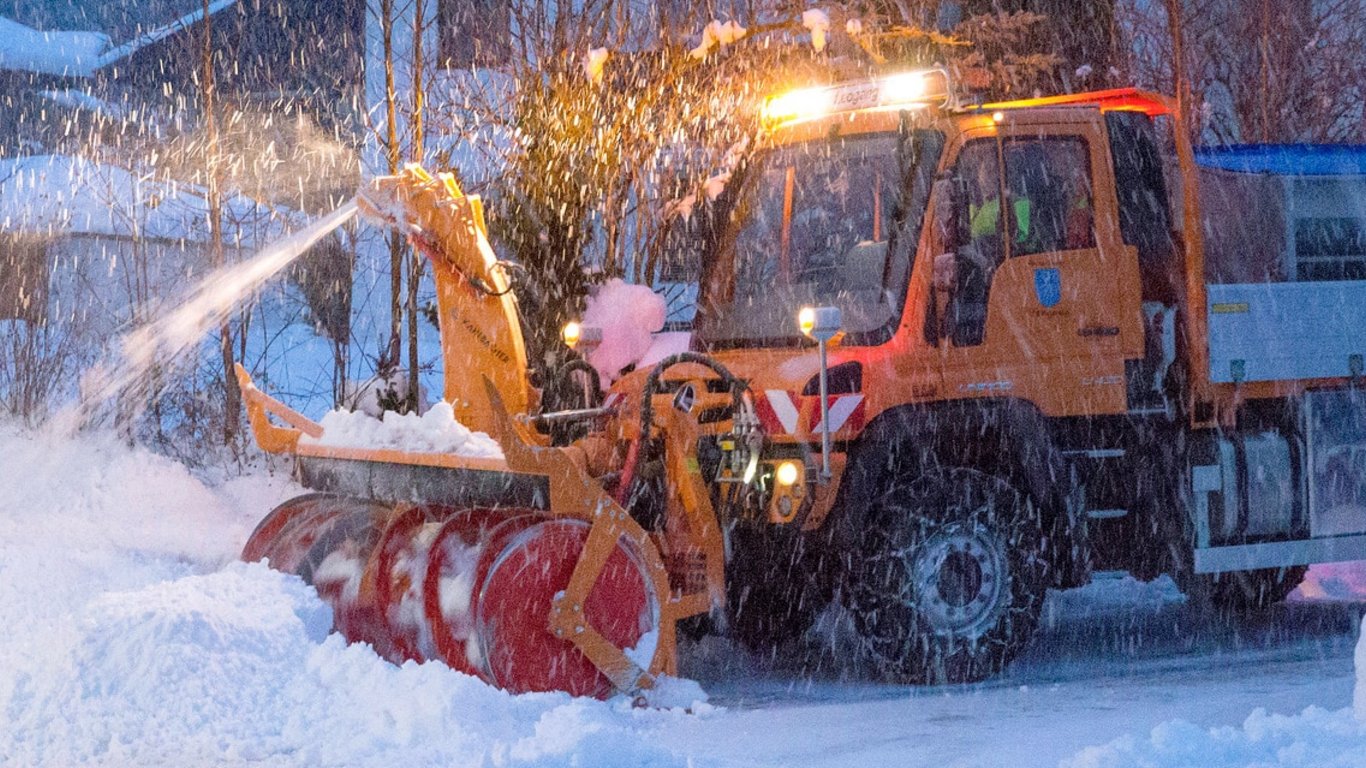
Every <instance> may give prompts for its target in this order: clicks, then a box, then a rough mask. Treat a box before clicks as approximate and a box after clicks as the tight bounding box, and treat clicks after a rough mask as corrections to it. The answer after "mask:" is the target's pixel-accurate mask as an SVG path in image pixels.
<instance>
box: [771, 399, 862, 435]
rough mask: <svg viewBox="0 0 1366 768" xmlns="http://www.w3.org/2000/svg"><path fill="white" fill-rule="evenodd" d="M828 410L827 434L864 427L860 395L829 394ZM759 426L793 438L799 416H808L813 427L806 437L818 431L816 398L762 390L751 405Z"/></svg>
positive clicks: (817, 404)
mask: <svg viewBox="0 0 1366 768" xmlns="http://www.w3.org/2000/svg"><path fill="white" fill-rule="evenodd" d="M826 402H827V403H828V404H829V407H830V431H831V432H838V431H840V430H841V429H844V428H846V427H848V428H852V429H862V428H863V424H864V407H863V395H861V394H854V395H830V396H829V397H827V398H826ZM754 409H755V411H756V412H757V413H758V416H759V423H760V424H761V425H762V426H763V428H764V431H766V432H768V433H769V434H782V435H795V434H797V427H798V425H799V424H800V423H801V421H802V414H803V413H808V414H810V415H809V416H808V420H809V421H814V422H815V424H814V425H813V426H812V427H811V429H810V434H815V433H817V432H819V431H821V418H820V397H818V396H816V397H810V396H802V395H798V394H796V393H795V392H788V391H785V390H781V389H769V390H765V391H764V393H763V396H762V397H760V398H758V400H757V401H756V402H755V404H754Z"/></svg>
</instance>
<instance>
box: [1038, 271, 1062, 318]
mask: <svg viewBox="0 0 1366 768" xmlns="http://www.w3.org/2000/svg"><path fill="white" fill-rule="evenodd" d="M1034 297H1035V298H1037V299H1038V300H1039V305H1040V306H1042V307H1044V308H1045V309H1047V308H1049V307H1056V306H1057V305H1058V302H1060V301H1062V273H1061V272H1060V271H1058V269H1057V268H1056V267H1049V268H1046V269H1036V270H1034Z"/></svg>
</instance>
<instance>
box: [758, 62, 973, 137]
mask: <svg viewBox="0 0 1366 768" xmlns="http://www.w3.org/2000/svg"><path fill="white" fill-rule="evenodd" d="M950 96H951V92H950V89H949V74H948V73H947V72H945V71H944V70H942V69H925V70H916V71H912V72H898V73H896V74H894V75H886V76H884V77H880V78H878V79H876V80H869V81H862V82H857V83H843V84H840V85H831V86H821V87H816V88H801V89H798V90H795V91H788V92H787V93H784V94H782V95H781V96H775V97H774V98H772V99H769V100H768V103H767V104H765V105H764V121H765V122H766V123H768V124H769V125H777V124H782V123H796V122H801V121H804V120H814V119H816V118H819V117H823V116H825V115H830V114H835V113H838V112H853V111H855V110H860V109H916V108H920V107H930V106H943V105H945V104H948V102H949V98H950Z"/></svg>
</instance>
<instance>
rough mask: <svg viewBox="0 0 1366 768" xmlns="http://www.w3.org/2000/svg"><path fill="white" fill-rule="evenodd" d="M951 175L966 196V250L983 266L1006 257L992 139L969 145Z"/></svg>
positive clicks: (973, 142)
mask: <svg viewBox="0 0 1366 768" xmlns="http://www.w3.org/2000/svg"><path fill="white" fill-rule="evenodd" d="M954 176H955V177H956V178H958V179H959V180H960V183H961V184H962V185H963V186H964V188H965V191H966V193H967V204H968V221H967V242H966V247H967V249H968V250H971V251H972V252H973V256H974V258H975V259H976V260H977V261H979V262H980V263H981V264H982V265H983V266H986V265H988V264H989V265H991V266H992V267H994V266H995V265H997V264H1000V263H1001V259H1003V258H1005V251H1004V248H1003V242H1004V240H1003V239H1002V233H1001V167H1000V162H999V159H998V157H997V155H996V140H995V139H978V140H976V141H971V142H968V144H967V146H965V147H963V151H962V152H961V153H960V154H959V155H958V168H957V170H956V171H955V172H954Z"/></svg>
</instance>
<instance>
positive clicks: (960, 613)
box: [911, 524, 1010, 640]
mask: <svg viewBox="0 0 1366 768" xmlns="http://www.w3.org/2000/svg"><path fill="white" fill-rule="evenodd" d="M917 549H918V551H917V552H915V553H913V555H912V558H913V559H912V562H911V575H912V577H913V583H914V584H915V592H914V598H913V599H914V600H915V606H914V607H915V608H916V610H917V612H919V614H920V615H921V616H922V617H923V618H924V620H925V621H926V623H928V624H929V626H930V628H931V629H932V630H933V631H934V633H935V634H937V635H953V636H958V637H965V638H967V639H969V640H973V639H976V638H978V637H981V636H982V635H984V634H986V632H987V631H988V630H990V629H991V627H992V626H994V625H995V623H996V621H997V620H998V619H999V618H1000V616H1001V614H1002V613H1003V612H1004V611H1005V609H1006V606H1007V604H1008V603H1009V595H1010V569H1009V564H1008V561H1007V556H1006V551H1005V546H1004V543H1003V542H1002V541H1001V540H1000V538H999V537H997V536H995V535H993V534H992V532H991V531H989V530H983V529H980V528H978V527H972V526H967V525H962V524H955V525H951V526H948V527H946V528H943V529H941V530H939V531H937V532H935V533H934V534H933V535H932V536H931V537H930V538H929V539H928V540H926V541H925V542H924V544H923V545H922V546H920V547H918V548H917Z"/></svg>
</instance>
